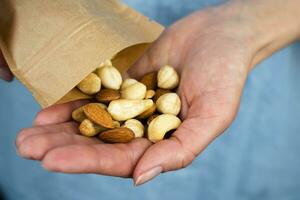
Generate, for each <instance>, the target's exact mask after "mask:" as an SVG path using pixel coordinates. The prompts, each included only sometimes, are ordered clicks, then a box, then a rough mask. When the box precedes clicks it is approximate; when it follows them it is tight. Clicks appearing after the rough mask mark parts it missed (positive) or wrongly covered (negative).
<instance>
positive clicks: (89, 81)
mask: <svg viewBox="0 0 300 200" xmlns="http://www.w3.org/2000/svg"><path fill="white" fill-rule="evenodd" d="M77 88H78V89H79V90H80V91H81V92H83V93H85V94H88V95H92V94H96V93H97V92H99V91H100V89H101V79H100V78H99V77H98V76H97V75H96V74H94V73H90V74H89V75H88V76H87V77H85V79H83V80H82V81H81V82H80V83H79V84H78V85H77Z"/></svg>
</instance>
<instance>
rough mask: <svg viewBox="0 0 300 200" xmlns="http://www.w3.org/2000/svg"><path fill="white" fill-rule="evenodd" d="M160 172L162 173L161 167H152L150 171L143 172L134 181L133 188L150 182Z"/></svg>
mask: <svg viewBox="0 0 300 200" xmlns="http://www.w3.org/2000/svg"><path fill="white" fill-rule="evenodd" d="M161 172H162V167H161V166H157V167H153V168H152V169H149V170H148V171H146V172H144V173H143V174H141V175H140V176H138V177H137V178H136V179H135V180H134V186H139V185H142V184H144V183H146V182H148V181H150V180H151V179H153V178H155V177H156V176H158V175H159V174H160V173H161Z"/></svg>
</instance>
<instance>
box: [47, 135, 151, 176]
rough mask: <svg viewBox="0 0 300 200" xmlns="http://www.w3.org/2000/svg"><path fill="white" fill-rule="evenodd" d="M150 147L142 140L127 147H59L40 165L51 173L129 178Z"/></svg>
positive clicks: (111, 145)
mask: <svg viewBox="0 0 300 200" xmlns="http://www.w3.org/2000/svg"><path fill="white" fill-rule="evenodd" d="M150 145H151V143H150V142H149V141H148V140H146V139H135V140H134V141H132V142H131V143H128V144H96V145H71V146H66V147H59V148H56V149H53V150H52V151H50V152H48V153H47V154H46V156H45V157H44V159H43V161H42V164H43V167H44V168H46V169H47V170H50V171H55V172H63V173H97V174H102V175H109V176H119V177H130V176H131V175H132V171H133V169H134V167H135V165H136V163H137V161H138V159H139V158H140V157H141V155H142V154H143V153H144V151H145V150H146V149H147V148H148V147H149V146H150Z"/></svg>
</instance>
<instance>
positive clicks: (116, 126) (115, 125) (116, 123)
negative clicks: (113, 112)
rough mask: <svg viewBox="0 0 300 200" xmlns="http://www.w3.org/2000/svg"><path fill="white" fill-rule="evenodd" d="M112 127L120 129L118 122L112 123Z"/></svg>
mask: <svg viewBox="0 0 300 200" xmlns="http://www.w3.org/2000/svg"><path fill="white" fill-rule="evenodd" d="M113 127H114V128H120V127H121V124H120V122H118V121H113Z"/></svg>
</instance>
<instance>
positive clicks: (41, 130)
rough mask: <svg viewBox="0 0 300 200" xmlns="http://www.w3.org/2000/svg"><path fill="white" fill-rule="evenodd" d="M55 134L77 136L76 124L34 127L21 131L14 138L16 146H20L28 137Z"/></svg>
mask: <svg viewBox="0 0 300 200" xmlns="http://www.w3.org/2000/svg"><path fill="white" fill-rule="evenodd" d="M55 132H65V133H68V134H78V133H79V130H78V124H77V123H76V122H67V123H62V124H54V125H45V126H36V127H33V128H25V129H22V130H21V131H20V133H19V134H18V136H17V138H16V146H17V147H18V146H20V144H21V143H22V142H23V141H24V140H25V139H26V138H27V137H29V136H32V135H38V134H46V133H55Z"/></svg>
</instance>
